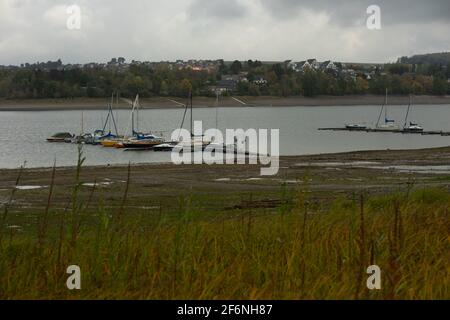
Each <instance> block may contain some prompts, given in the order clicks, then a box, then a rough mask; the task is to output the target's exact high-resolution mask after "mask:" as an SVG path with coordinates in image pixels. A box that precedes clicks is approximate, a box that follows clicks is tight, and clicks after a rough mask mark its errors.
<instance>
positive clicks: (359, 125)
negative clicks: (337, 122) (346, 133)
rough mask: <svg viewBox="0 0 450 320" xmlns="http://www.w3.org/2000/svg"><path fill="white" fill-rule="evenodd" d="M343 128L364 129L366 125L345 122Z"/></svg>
mask: <svg viewBox="0 0 450 320" xmlns="http://www.w3.org/2000/svg"><path fill="white" fill-rule="evenodd" d="M345 128H346V129H348V130H366V129H367V126H365V125H362V124H346V125H345Z"/></svg>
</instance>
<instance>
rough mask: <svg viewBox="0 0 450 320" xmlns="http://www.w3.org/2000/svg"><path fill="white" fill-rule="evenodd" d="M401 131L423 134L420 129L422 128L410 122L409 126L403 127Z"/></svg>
mask: <svg viewBox="0 0 450 320" xmlns="http://www.w3.org/2000/svg"><path fill="white" fill-rule="evenodd" d="M403 131H406V132H423V128H422V126H420V125H418V124H417V123H413V122H410V123H409V126H407V127H405V128H404V129H403Z"/></svg>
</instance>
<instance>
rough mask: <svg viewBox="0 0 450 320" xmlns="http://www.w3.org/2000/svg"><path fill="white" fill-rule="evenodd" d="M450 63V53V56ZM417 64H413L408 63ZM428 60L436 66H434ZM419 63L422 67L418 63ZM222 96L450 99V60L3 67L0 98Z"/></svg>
mask: <svg viewBox="0 0 450 320" xmlns="http://www.w3.org/2000/svg"><path fill="white" fill-rule="evenodd" d="M448 55H449V56H450V54H448ZM410 61H413V62H414V63H410ZM430 61H431V62H430ZM415 62H419V63H415ZM190 88H192V90H193V93H194V94H195V95H196V96H215V94H216V92H220V93H221V94H222V95H237V96H238V95H245V96H259V95H270V96H279V97H288V96H306V97H314V96H316V95H333V96H336V95H337V96H339V95H352V94H358V95H360V94H384V92H385V89H386V88H387V89H388V91H389V93H390V94H396V95H407V94H416V95H446V94H450V59H447V60H439V62H436V61H435V60H426V59H422V60H417V59H415V60H414V59H408V58H405V57H403V58H401V59H399V60H398V62H397V63H388V64H367V63H364V64H358V63H339V62H332V61H325V62H317V61H316V60H315V59H310V60H307V61H301V62H294V61H291V60H288V61H284V62H261V61H257V60H255V61H254V60H248V61H243V62H242V61H237V60H236V61H234V62H231V61H230V62H226V61H223V60H189V61H182V60H178V61H175V62H139V61H134V60H133V61H131V62H127V61H126V60H125V58H113V59H111V61H109V62H108V63H89V64H83V65H82V64H63V63H62V61H61V60H58V61H54V62H52V61H49V62H45V63H34V64H28V63H26V64H21V65H20V66H0V98H3V99H44V98H78V97H90V98H95V97H106V96H109V95H111V94H112V93H113V92H120V94H121V95H122V96H128V97H131V96H133V95H135V94H136V93H139V94H140V95H141V96H142V97H154V96H179V97H184V96H186V94H187V92H188V91H189V89H190Z"/></svg>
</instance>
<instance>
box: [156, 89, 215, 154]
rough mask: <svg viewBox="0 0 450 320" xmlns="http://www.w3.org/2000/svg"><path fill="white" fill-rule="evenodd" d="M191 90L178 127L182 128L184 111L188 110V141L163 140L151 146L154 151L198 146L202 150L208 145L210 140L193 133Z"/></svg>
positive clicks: (192, 148)
mask: <svg viewBox="0 0 450 320" xmlns="http://www.w3.org/2000/svg"><path fill="white" fill-rule="evenodd" d="M192 106H193V103H192V91H191V90H189V94H188V103H186V104H185V108H184V114H183V120H182V121H181V126H180V128H183V125H184V121H185V119H186V113H187V110H188V109H189V110H190V134H191V139H190V141H181V142H180V141H169V142H165V143H161V144H158V145H156V146H154V147H153V150H154V151H170V150H172V149H174V148H182V149H185V148H189V147H190V148H191V150H194V149H196V147H197V148H198V147H200V148H201V149H202V150H203V149H204V148H205V147H206V146H207V145H209V144H210V143H211V142H210V141H205V140H204V139H203V136H195V135H194V133H193V126H194V120H193V119H194V118H193V113H192Z"/></svg>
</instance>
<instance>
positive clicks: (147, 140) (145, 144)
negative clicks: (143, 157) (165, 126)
mask: <svg viewBox="0 0 450 320" xmlns="http://www.w3.org/2000/svg"><path fill="white" fill-rule="evenodd" d="M163 142H164V139H163V138H161V137H157V136H154V135H148V134H146V135H142V134H138V135H137V136H136V137H134V138H131V139H128V140H124V141H122V143H121V146H120V147H122V148H127V149H136V148H147V149H150V148H153V147H154V146H156V145H159V144H161V143H163Z"/></svg>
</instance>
